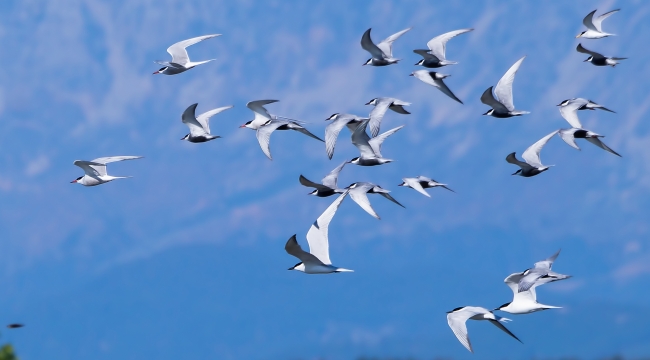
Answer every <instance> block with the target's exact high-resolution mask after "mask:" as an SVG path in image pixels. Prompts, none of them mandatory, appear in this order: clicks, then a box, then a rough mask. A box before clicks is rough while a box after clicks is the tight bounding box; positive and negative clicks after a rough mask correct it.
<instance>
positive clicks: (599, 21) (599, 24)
mask: <svg viewBox="0 0 650 360" xmlns="http://www.w3.org/2000/svg"><path fill="white" fill-rule="evenodd" d="M620 10H621V9H616V10H612V11H610V12H606V13H604V14H602V15H600V16H599V17H597V18H595V19H592V22H593V24H594V27H595V28H596V29H595V30H596V31H599V32H603V20H605V19H607V18H608V17H610V16H612V15H614V13H617V12H619V11H620ZM594 12H595V10H594V11H593V12H591V14H590V15H591V16H592V18H593V16H594ZM587 16H589V15H587ZM586 19H587V18H585V20H586ZM583 23H584V22H583ZM585 25H586V24H585ZM587 27H589V26H587Z"/></svg>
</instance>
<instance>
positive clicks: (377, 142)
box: [355, 125, 404, 157]
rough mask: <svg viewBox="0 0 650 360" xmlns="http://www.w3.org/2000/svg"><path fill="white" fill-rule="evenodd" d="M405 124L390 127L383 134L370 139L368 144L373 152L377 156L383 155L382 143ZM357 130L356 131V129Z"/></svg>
mask: <svg viewBox="0 0 650 360" xmlns="http://www.w3.org/2000/svg"><path fill="white" fill-rule="evenodd" d="M403 127H404V125H402V126H398V127H396V128H393V129H390V130H388V131H386V132H385V133H383V134H380V135H377V136H376V137H374V138H372V139H370V140H369V141H368V145H370V148H372V151H373V153H374V154H375V156H377V157H382V156H381V144H383V143H384V140H386V139H387V138H388V137H389V136H391V135H393V134H394V133H396V132H398V131H399V129H401V128H403ZM355 132H356V131H355Z"/></svg>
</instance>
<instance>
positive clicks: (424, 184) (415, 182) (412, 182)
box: [398, 176, 455, 197]
mask: <svg viewBox="0 0 650 360" xmlns="http://www.w3.org/2000/svg"><path fill="white" fill-rule="evenodd" d="M398 186H404V187H410V188H411V189H413V190H415V191H417V192H419V193H420V194H422V195H424V196H426V197H431V195H429V194H428V193H427V192H426V191H424V189H427V188H433V187H436V186H440V187H443V188H445V189H447V190H449V191H451V192H455V191H454V190H452V189H450V188H448V187H447V184H442V183H439V182H437V181H435V180H433V179H430V178H428V177H425V176H418V177H414V178H402V183H401V184H399V185H398Z"/></svg>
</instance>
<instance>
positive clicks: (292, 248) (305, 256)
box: [284, 235, 322, 264]
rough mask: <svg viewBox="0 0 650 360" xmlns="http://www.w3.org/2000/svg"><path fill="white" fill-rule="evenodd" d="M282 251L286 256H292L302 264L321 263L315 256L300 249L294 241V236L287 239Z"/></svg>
mask: <svg viewBox="0 0 650 360" xmlns="http://www.w3.org/2000/svg"><path fill="white" fill-rule="evenodd" d="M284 250H285V251H286V252H287V254H289V255H293V256H295V257H297V258H298V259H300V261H302V262H303V264H306V263H312V264H322V261H320V260H319V259H318V258H317V257H316V256H314V255H312V254H310V253H308V252H306V251H305V250H303V249H302V248H301V247H300V244H298V241H297V240H296V235H293V236H292V237H290V238H289V240H287V243H286V244H285V245H284Z"/></svg>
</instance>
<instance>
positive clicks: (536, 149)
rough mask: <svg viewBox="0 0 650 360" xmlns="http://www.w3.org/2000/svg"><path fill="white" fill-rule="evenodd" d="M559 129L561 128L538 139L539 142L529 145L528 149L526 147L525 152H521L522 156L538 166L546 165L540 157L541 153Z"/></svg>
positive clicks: (532, 164)
mask: <svg viewBox="0 0 650 360" xmlns="http://www.w3.org/2000/svg"><path fill="white" fill-rule="evenodd" d="M558 131H559V130H555V131H553V132H552V133H550V134H548V135H546V136H544V137H543V138H541V139H539V140H537V142H536V143H534V144H533V145H531V146H529V147H528V149H526V150H525V151H524V153H523V154H521V157H522V158H523V159H524V161H525V162H527V163H528V164H530V165H531V166H535V167H537V168H541V167H544V165H542V160H541V159H540V157H539V153H540V152H541V151H542V148H543V147H544V145H546V143H547V142H548V141H549V140H550V139H551V138H552V137H553V135H555V134H557V132H558Z"/></svg>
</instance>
